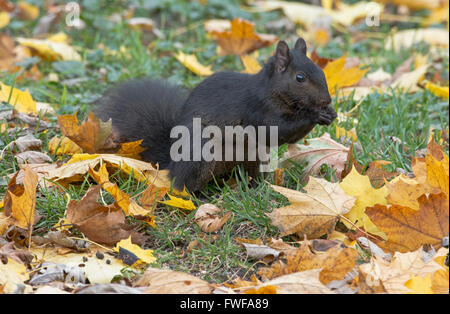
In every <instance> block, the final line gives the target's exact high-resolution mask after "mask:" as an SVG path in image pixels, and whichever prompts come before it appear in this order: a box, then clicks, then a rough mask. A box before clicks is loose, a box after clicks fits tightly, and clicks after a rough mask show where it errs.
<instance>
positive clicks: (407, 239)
mask: <svg viewBox="0 0 450 314" xmlns="http://www.w3.org/2000/svg"><path fill="white" fill-rule="evenodd" d="M448 212H449V204H448V200H447V197H446V195H445V194H444V193H441V194H430V195H428V196H427V195H422V196H421V197H420V198H419V210H417V211H416V210H413V209H410V208H407V207H402V206H398V205H390V206H385V205H375V206H373V207H368V208H366V214H367V215H368V216H369V217H370V220H372V221H373V223H374V224H375V225H376V226H377V227H378V228H379V229H380V230H381V231H383V232H384V233H386V235H387V237H388V239H389V240H388V241H386V242H381V243H379V246H380V247H381V248H383V249H385V250H388V251H390V252H395V251H398V252H408V251H414V250H417V249H418V248H420V247H421V246H422V245H424V244H431V245H433V246H434V247H435V248H436V249H438V248H440V247H441V246H442V238H443V237H446V236H448V232H449V231H448V228H449V223H448V218H449V215H448Z"/></svg>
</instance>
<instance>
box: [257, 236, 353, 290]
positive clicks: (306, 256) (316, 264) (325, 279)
mask: <svg viewBox="0 0 450 314" xmlns="http://www.w3.org/2000/svg"><path fill="white" fill-rule="evenodd" d="M357 256H358V253H357V252H356V251H355V250H354V249H352V248H347V247H345V246H341V245H335V246H333V247H331V248H330V249H328V250H327V251H325V252H317V251H316V252H313V251H312V249H311V247H310V246H309V245H308V243H307V242H303V243H302V244H301V245H300V247H299V248H298V249H297V250H295V251H290V252H289V253H288V254H286V256H284V257H283V259H285V260H286V262H283V261H277V262H274V263H273V264H272V266H271V267H265V268H260V269H259V270H258V274H259V275H260V276H262V277H263V278H269V279H271V278H275V277H279V276H282V275H285V274H291V273H296V272H300V271H304V270H311V269H319V270H320V275H319V279H320V282H321V283H323V284H327V283H329V282H331V281H333V280H341V279H343V278H344V277H345V275H346V274H347V273H348V272H349V271H350V270H352V269H353V267H355V265H356V258H357Z"/></svg>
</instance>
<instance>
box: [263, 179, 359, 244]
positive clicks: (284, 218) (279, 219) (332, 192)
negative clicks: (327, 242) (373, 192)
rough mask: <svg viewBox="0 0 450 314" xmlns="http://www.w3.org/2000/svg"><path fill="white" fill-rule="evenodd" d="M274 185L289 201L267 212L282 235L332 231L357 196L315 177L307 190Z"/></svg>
mask: <svg viewBox="0 0 450 314" xmlns="http://www.w3.org/2000/svg"><path fill="white" fill-rule="evenodd" d="M272 188H273V189H274V190H275V191H277V192H278V193H281V194H283V195H284V196H285V197H287V198H288V200H289V202H290V205H288V206H285V207H281V208H276V209H274V210H273V211H272V213H270V214H268V216H269V217H270V218H271V220H272V224H273V225H274V226H276V227H277V228H278V229H280V231H281V235H282V236H284V235H288V234H292V233H297V234H298V235H299V236H300V237H303V236H307V237H308V238H318V237H321V236H322V235H324V234H329V233H331V232H332V230H333V229H334V227H335V225H336V223H337V221H338V220H339V218H340V217H341V216H342V215H344V214H346V213H348V212H349V211H350V209H351V208H352V207H353V206H354V204H355V198H354V197H351V196H348V195H346V194H345V192H344V191H343V190H342V189H341V188H340V187H339V184H337V183H330V182H328V181H326V180H324V179H316V178H314V177H310V178H309V182H308V184H307V185H306V186H305V187H304V189H305V191H306V193H303V192H300V191H295V190H291V189H287V188H283V187H280V186H276V185H272Z"/></svg>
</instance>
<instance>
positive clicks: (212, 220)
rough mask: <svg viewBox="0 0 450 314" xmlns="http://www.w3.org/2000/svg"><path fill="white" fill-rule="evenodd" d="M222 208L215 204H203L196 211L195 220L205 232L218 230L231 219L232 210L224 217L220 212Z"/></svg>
mask: <svg viewBox="0 0 450 314" xmlns="http://www.w3.org/2000/svg"><path fill="white" fill-rule="evenodd" d="M221 211H222V210H221V209H219V208H218V207H217V206H215V205H213V204H203V205H201V206H200V207H199V208H198V209H197V212H196V213H195V217H194V219H195V222H196V223H197V225H198V226H199V227H200V229H201V230H202V231H203V232H216V231H217V230H219V229H220V228H222V226H223V225H224V224H225V223H226V222H227V221H228V219H230V217H231V212H228V213H226V214H225V215H223V216H222V217H220V216H219V215H218V214H219V213H220V212H221Z"/></svg>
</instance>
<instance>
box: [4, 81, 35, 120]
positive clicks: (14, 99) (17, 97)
mask: <svg viewBox="0 0 450 314" xmlns="http://www.w3.org/2000/svg"><path fill="white" fill-rule="evenodd" d="M0 86H1V88H2V89H1V90H0V101H4V102H8V100H9V103H10V104H11V105H12V106H13V107H14V108H15V109H16V110H17V111H19V112H22V113H27V114H28V113H31V114H35V113H36V112H37V110H36V102H35V101H34V100H33V97H31V95H30V93H29V92H28V90H26V91H24V92H22V91H21V90H19V89H17V88H12V87H11V86H8V85H5V84H3V83H0ZM10 96H11V97H10Z"/></svg>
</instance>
